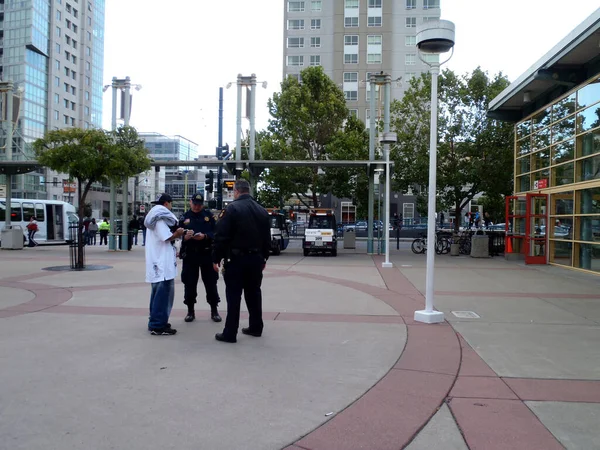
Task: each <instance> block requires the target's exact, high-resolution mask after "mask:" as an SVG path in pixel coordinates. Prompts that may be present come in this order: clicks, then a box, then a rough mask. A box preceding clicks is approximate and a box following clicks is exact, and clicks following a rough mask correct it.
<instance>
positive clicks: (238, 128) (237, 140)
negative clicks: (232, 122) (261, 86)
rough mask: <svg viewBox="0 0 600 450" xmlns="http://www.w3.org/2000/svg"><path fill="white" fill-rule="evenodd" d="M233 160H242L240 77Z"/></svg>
mask: <svg viewBox="0 0 600 450" xmlns="http://www.w3.org/2000/svg"><path fill="white" fill-rule="evenodd" d="M235 160H236V162H240V161H241V160H242V75H241V74H239V75H238V78H237V118H236V130H235Z"/></svg>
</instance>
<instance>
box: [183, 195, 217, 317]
mask: <svg viewBox="0 0 600 450" xmlns="http://www.w3.org/2000/svg"><path fill="white" fill-rule="evenodd" d="M179 226H180V227H182V228H184V229H186V230H187V232H186V234H185V236H184V239H183V243H182V245H181V250H180V252H179V255H180V257H181V259H183V268H182V270H181V282H182V283H183V284H184V300H183V303H184V304H186V305H187V307H188V313H187V316H185V319H184V320H185V321H186V322H192V321H194V319H195V318H196V313H195V311H194V305H195V304H196V297H197V295H198V278H199V273H200V274H201V275H202V282H203V283H204V288H205V289H206V301H207V302H208V304H209V305H210V317H211V319H212V320H213V321H214V322H220V321H221V316H220V315H219V311H218V310H217V307H218V305H219V301H220V298H219V292H218V291H217V280H218V279H219V274H218V272H217V273H215V271H214V270H213V266H212V260H211V250H212V243H213V239H214V230H215V218H214V216H213V214H212V213H211V212H210V211H209V210H208V209H205V208H204V197H203V196H202V194H194V195H192V197H191V198H190V209H189V210H188V211H186V213H185V214H184V215H183V216H181V217H180V219H179Z"/></svg>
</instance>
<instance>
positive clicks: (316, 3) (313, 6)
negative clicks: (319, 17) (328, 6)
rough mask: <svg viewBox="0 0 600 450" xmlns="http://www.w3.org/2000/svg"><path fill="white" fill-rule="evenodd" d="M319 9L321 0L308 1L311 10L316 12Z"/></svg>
mask: <svg viewBox="0 0 600 450" xmlns="http://www.w3.org/2000/svg"><path fill="white" fill-rule="evenodd" d="M321 9H322V5H321V0H312V1H311V2H310V10H311V11H315V12H318V11H321Z"/></svg>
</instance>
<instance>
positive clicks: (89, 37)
mask: <svg viewBox="0 0 600 450" xmlns="http://www.w3.org/2000/svg"><path fill="white" fill-rule="evenodd" d="M87 38H88V41H91V40H92V33H90V32H89V31H88V32H87Z"/></svg>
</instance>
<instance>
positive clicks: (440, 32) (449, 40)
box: [414, 20, 454, 323]
mask: <svg viewBox="0 0 600 450" xmlns="http://www.w3.org/2000/svg"><path fill="white" fill-rule="evenodd" d="M417 48H418V53H419V58H420V59H421V60H422V61H423V62H424V63H425V64H427V65H428V66H429V71H430V73H431V129H430V136H429V137H430V140H429V188H428V189H429V191H428V199H427V202H428V203H427V243H428V247H429V248H428V249H427V274H426V279H425V309H424V310H422V311H415V316H414V318H415V321H417V322H424V323H439V322H443V321H444V313H443V312H441V311H435V310H434V309H433V308H434V304H433V297H434V295H433V294H434V284H435V283H434V270H435V267H434V264H435V237H436V236H435V209H436V208H435V207H436V189H437V186H436V175H437V174H436V169H437V115H438V98H437V97H438V75H439V73H440V66H441V65H442V64H443V63H440V62H439V61H437V62H429V61H427V60H425V59H424V58H423V57H422V56H421V53H424V54H426V55H437V56H438V58H439V55H440V54H442V53H446V52H448V51H450V50H453V49H454V24H453V23H452V22H450V21H448V20H435V21H430V22H425V23H423V24H422V25H419V26H418V27H417ZM453 51H454V50H453ZM451 57H452V54H451V55H450V57H449V58H448V59H447V60H446V61H444V62H447V61H448V60H449V59H450V58H451Z"/></svg>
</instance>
